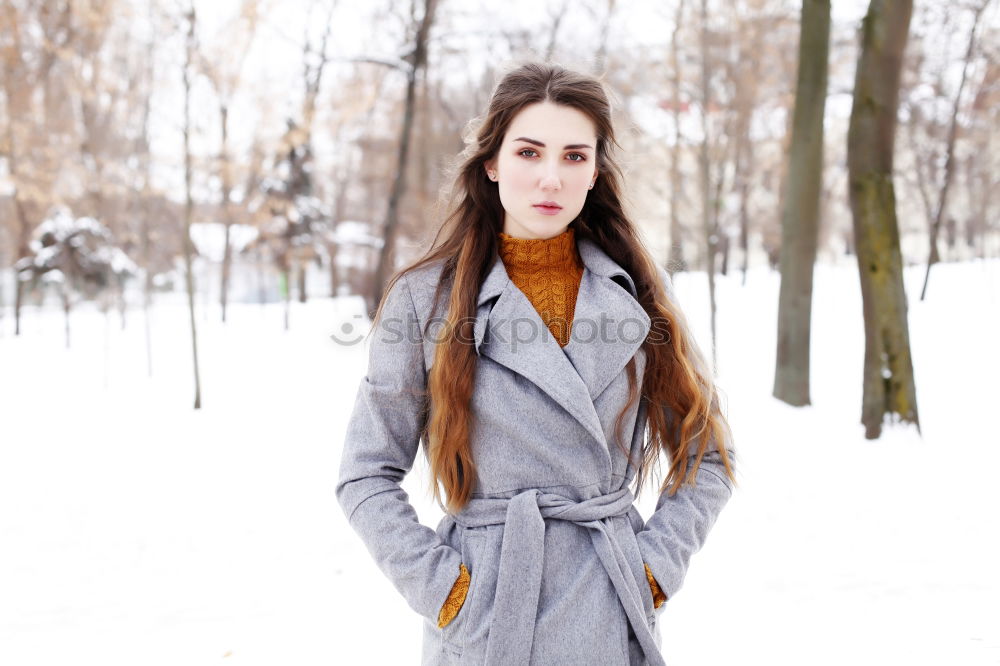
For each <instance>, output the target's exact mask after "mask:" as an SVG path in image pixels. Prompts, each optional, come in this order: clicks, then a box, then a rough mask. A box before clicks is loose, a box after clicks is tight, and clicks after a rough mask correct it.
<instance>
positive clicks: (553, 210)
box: [533, 204, 562, 215]
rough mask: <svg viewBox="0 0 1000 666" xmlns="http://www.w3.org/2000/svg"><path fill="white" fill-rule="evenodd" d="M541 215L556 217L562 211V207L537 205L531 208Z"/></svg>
mask: <svg viewBox="0 0 1000 666" xmlns="http://www.w3.org/2000/svg"><path fill="white" fill-rule="evenodd" d="M533 208H534V209H535V210H537V211H538V212H539V213H541V214H542V215H556V214H558V213H559V211H561V210H562V206H546V205H544V204H538V205H535V206H533Z"/></svg>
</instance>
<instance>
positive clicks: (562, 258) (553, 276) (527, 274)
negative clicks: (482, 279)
mask: <svg viewBox="0 0 1000 666" xmlns="http://www.w3.org/2000/svg"><path fill="white" fill-rule="evenodd" d="M499 252H500V259H501V260H502V261H503V263H504V266H505V267H506V269H507V275H508V276H509V277H510V279H511V281H512V282H513V283H514V284H515V285H516V286H517V288H518V289H520V290H521V291H522V292H524V295H525V296H527V297H528V300H529V301H531V304H532V305H533V306H535V310H537V311H538V314H539V315H540V316H541V317H542V321H543V322H545V325H546V326H547V327H548V329H549V331H551V332H552V336H553V337H554V338H555V339H556V341H557V342H558V343H559V346H561V347H565V346H566V344H567V343H568V342H569V338H570V327H571V325H572V324H573V311H574V310H575V308H576V295H577V292H578V291H579V289H580V280H581V279H583V262H582V261H581V259H580V255H579V253H578V252H577V249H576V238H575V235H574V233H573V229H572V228H567V229H566V231H564V232H563V233H561V234H559V235H558V236H553V237H552V238H515V237H514V236H509V235H507V234H505V233H503V232H500V247H499Z"/></svg>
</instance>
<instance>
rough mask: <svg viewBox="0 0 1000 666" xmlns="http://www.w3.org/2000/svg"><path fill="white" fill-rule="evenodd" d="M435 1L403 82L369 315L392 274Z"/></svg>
mask: <svg viewBox="0 0 1000 666" xmlns="http://www.w3.org/2000/svg"><path fill="white" fill-rule="evenodd" d="M436 7H437V0H424V15H423V18H422V19H421V21H420V26H419V28H418V30H417V35H416V43H415V45H414V51H413V66H412V67H411V68H410V71H409V73H408V76H407V81H406V105H405V107H404V111H403V128H402V131H401V133H400V139H399V155H398V157H397V160H396V179H395V181H394V182H393V185H392V191H391V192H390V194H389V205H388V211H387V212H386V218H385V225H384V230H383V234H384V242H383V244H382V249H381V251H380V252H379V258H378V264H377V266H376V268H375V276H374V280H373V284H372V293H371V296H370V301H371V302H370V303H369V304H368V309H369V311H371V310H374V309H375V307H377V306H378V304H379V302H380V301H381V300H382V294H383V293H384V292H385V287H386V284H387V283H388V282H389V278H390V275H391V274H392V272H393V259H394V257H393V250H394V248H395V245H396V229H397V227H398V226H399V204H400V201H402V199H403V194H404V193H405V192H406V165H407V161H408V157H409V152H410V135H411V134H412V130H413V114H414V110H415V109H414V107H415V101H416V85H417V74H418V73H419V72H420V70H421V69H422V68H423V67H424V66H425V65H426V64H427V42H428V37H429V35H430V30H431V25H432V24H433V23H434V10H435V9H436Z"/></svg>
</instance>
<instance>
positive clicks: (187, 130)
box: [183, 0, 201, 409]
mask: <svg viewBox="0 0 1000 666" xmlns="http://www.w3.org/2000/svg"><path fill="white" fill-rule="evenodd" d="M185 18H186V20H187V34H186V39H185V41H184V69H183V81H184V239H183V240H184V243H183V244H184V278H185V283H186V284H187V297H188V314H189V315H190V319H191V354H192V358H193V359H194V408H195V409H201V374H200V373H199V371H198V330H197V327H196V325H195V316H194V292H195V285H194V271H193V269H192V264H193V263H194V258H193V255H194V241H192V239H191V218H192V216H193V214H194V198H193V195H192V192H191V181H192V177H193V170H194V167H193V166H192V156H191V85H192V82H193V81H192V78H193V76H194V64H195V63H194V61H195V53H196V48H197V44H196V39H195V25H196V22H197V15H196V14H195V11H194V1H193V0H191V4H190V5H189V8H188V11H187V13H186V15H185Z"/></svg>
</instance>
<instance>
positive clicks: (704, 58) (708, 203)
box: [699, 0, 718, 372]
mask: <svg viewBox="0 0 1000 666" xmlns="http://www.w3.org/2000/svg"><path fill="white" fill-rule="evenodd" d="M711 101H712V100H711V85H710V80H709V64H708V0H701V128H702V141H701V151H700V153H699V167H700V174H701V226H702V231H703V232H704V238H705V272H706V273H707V274H708V302H709V316H710V321H711V326H710V329H711V333H712V340H711V344H712V371H713V372H715V371H716V369H717V367H718V363H717V356H716V348H715V341H716V337H715V311H716V306H715V243H716V237H715V230H714V229H713V228H712V218H713V215H712V182H711V181H712V177H711V169H710V166H711V165H710V164H709V156H708V146H709V141H710V139H709V135H710V132H709V117H708V113H709V108H710V106H711Z"/></svg>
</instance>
